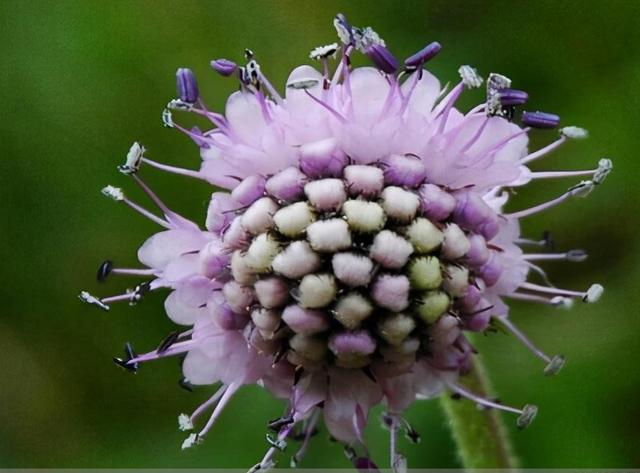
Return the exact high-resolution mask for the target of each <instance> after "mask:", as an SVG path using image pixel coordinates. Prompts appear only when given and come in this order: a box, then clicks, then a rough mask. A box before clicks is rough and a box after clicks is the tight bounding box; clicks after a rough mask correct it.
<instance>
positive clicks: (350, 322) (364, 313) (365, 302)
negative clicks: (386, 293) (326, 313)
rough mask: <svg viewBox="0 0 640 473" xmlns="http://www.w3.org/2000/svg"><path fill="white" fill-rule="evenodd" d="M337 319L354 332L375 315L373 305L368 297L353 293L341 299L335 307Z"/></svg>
mask: <svg viewBox="0 0 640 473" xmlns="http://www.w3.org/2000/svg"><path fill="white" fill-rule="evenodd" d="M334 311H335V318H336V319H338V321H339V322H340V323H341V324H342V325H344V326H345V327H346V328H348V329H349V330H354V329H356V328H358V327H359V326H360V323H361V322H362V321H363V320H365V319H366V318H367V317H369V316H370V315H371V314H372V313H373V305H372V304H371V302H370V301H369V299H367V298H366V297H364V296H362V295H360V294H358V293H357V292H351V293H349V294H347V295H345V296H343V297H341V298H340V299H338V302H337V304H336V306H335V309H334Z"/></svg>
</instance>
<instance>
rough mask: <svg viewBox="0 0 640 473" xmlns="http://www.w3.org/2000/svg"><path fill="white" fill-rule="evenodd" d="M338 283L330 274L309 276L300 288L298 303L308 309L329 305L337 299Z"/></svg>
mask: <svg viewBox="0 0 640 473" xmlns="http://www.w3.org/2000/svg"><path fill="white" fill-rule="evenodd" d="M337 290H338V289H337V287H336V281H335V279H334V277H333V276H332V275H330V274H307V275H306V276H304V277H303V278H302V280H301V281H300V285H299V286H298V302H299V303H300V306H301V307H304V308H306V309H317V308H320V307H325V306H327V305H329V304H330V303H331V302H332V301H333V299H334V298H335V297H336V292H337Z"/></svg>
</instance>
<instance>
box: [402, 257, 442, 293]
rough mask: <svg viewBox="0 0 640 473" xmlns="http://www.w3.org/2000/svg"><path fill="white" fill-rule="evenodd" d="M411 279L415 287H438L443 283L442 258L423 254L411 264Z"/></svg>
mask: <svg viewBox="0 0 640 473" xmlns="http://www.w3.org/2000/svg"><path fill="white" fill-rule="evenodd" d="M409 281H411V287H412V288H414V289H420V290H426V289H437V288H438V287H439V286H440V284H442V271H441V270H440V260H438V258H436V257H434V256H421V257H419V258H416V259H414V260H413V261H412V262H411V263H410V264H409Z"/></svg>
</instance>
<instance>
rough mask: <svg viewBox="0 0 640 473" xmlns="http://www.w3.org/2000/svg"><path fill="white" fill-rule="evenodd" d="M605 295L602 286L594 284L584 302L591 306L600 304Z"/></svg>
mask: <svg viewBox="0 0 640 473" xmlns="http://www.w3.org/2000/svg"><path fill="white" fill-rule="evenodd" d="M603 293H604V287H602V285H600V284H592V285H591V287H590V288H589V289H588V290H587V293H586V294H585V295H584V297H583V298H582V300H583V301H585V302H587V303H589V304H591V303H592V302H598V301H599V300H600V298H601V297H602V294H603Z"/></svg>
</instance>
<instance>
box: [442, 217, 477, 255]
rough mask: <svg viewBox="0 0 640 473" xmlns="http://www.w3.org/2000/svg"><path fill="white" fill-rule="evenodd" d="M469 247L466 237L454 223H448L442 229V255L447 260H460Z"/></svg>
mask: <svg viewBox="0 0 640 473" xmlns="http://www.w3.org/2000/svg"><path fill="white" fill-rule="evenodd" d="M470 247H471V245H470V243H469V240H468V239H467V236H466V235H465V234H464V232H463V231H462V229H461V228H460V227H459V226H458V225H456V224H455V223H450V224H449V225H447V226H446V227H445V229H444V243H443V244H442V254H443V255H444V256H445V258H448V259H458V258H462V257H463V256H464V255H466V254H467V251H469V248H470Z"/></svg>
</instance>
